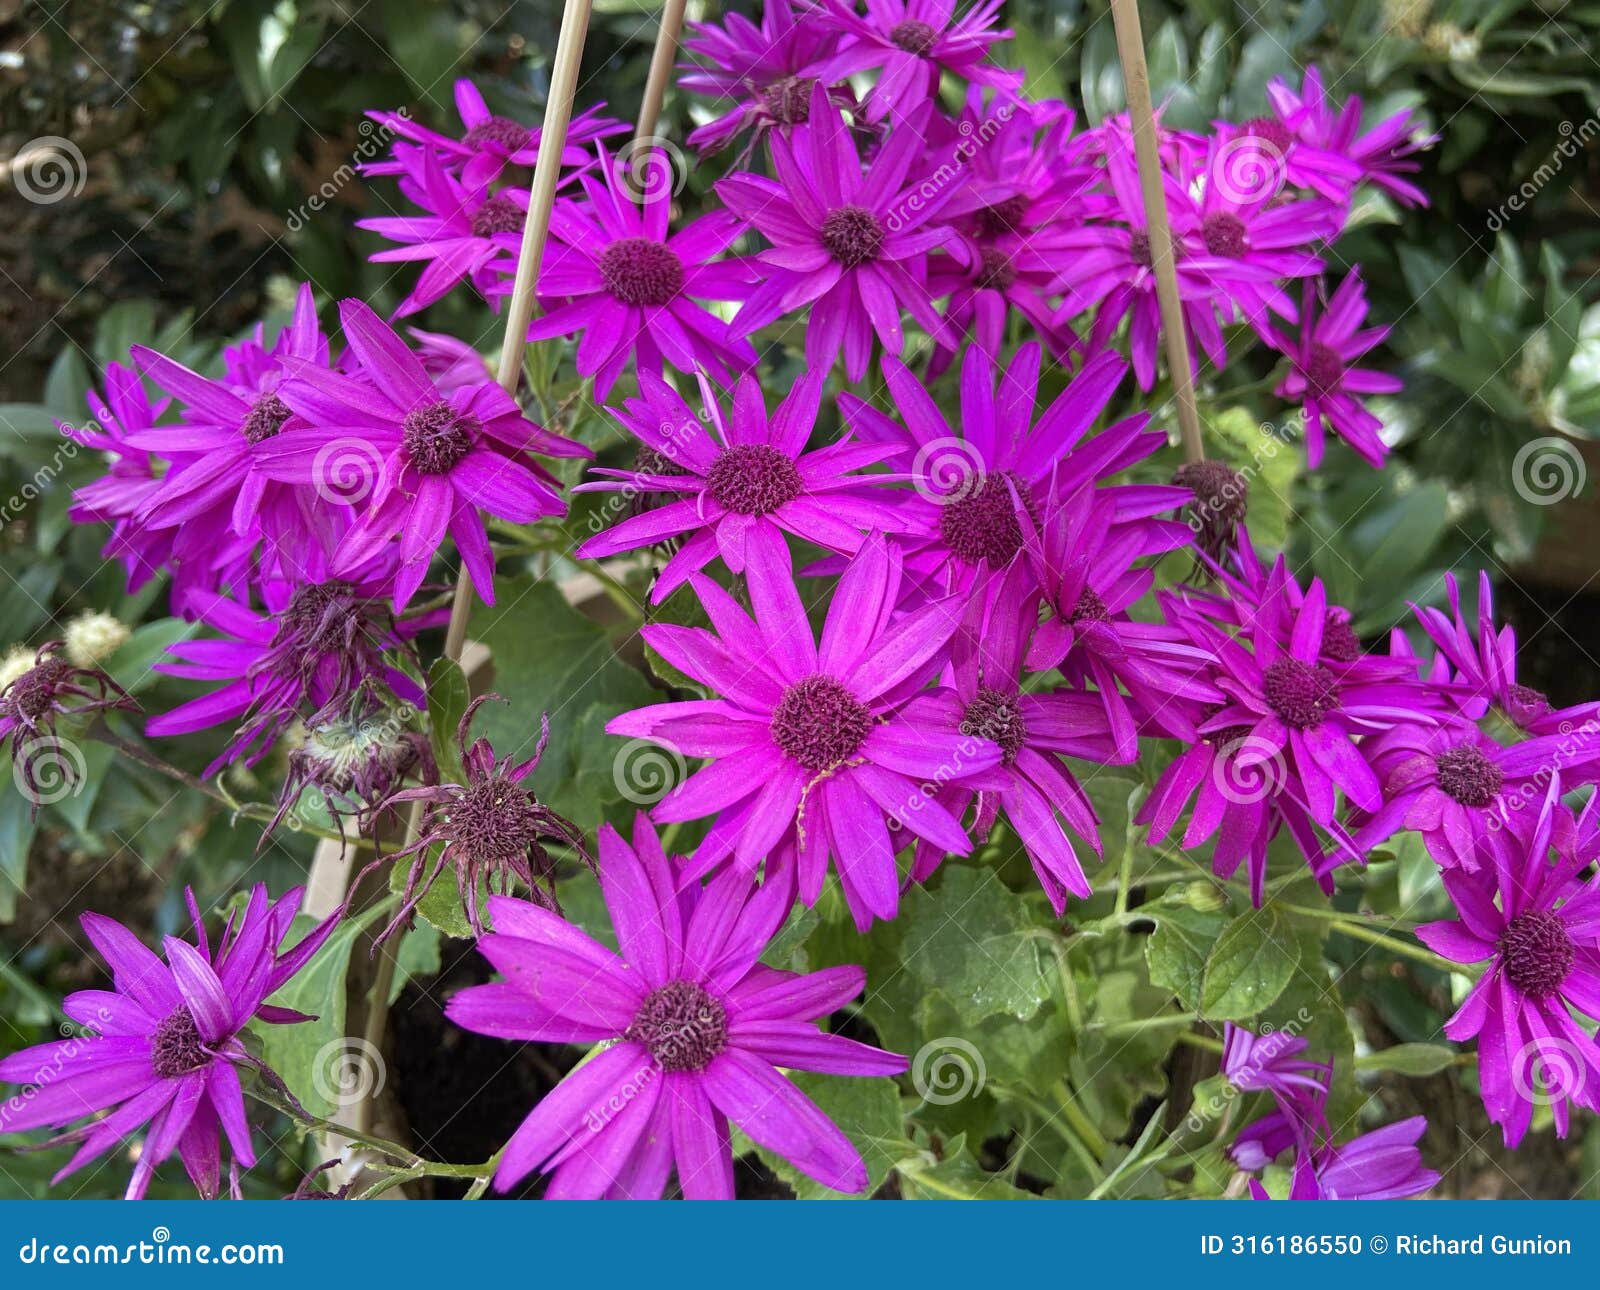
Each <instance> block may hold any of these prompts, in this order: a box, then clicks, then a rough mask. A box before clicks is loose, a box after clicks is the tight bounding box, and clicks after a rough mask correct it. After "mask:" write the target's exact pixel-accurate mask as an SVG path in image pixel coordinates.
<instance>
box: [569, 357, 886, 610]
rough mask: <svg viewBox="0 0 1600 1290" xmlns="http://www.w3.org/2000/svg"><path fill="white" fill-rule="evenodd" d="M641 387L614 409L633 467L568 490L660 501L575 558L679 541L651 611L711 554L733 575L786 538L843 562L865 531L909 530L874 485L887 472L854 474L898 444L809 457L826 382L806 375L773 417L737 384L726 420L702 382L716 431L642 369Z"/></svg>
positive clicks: (778, 551) (754, 388) (832, 447)
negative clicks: (634, 446)
mask: <svg viewBox="0 0 1600 1290" xmlns="http://www.w3.org/2000/svg"><path fill="white" fill-rule="evenodd" d="M639 384H640V389H641V390H642V392H643V394H644V398H642V399H630V400H628V402H627V403H626V404H625V406H624V408H623V410H622V411H620V412H617V413H616V414H615V415H616V417H617V420H619V421H620V422H622V424H623V425H624V426H626V427H627V428H628V429H629V430H630V431H631V432H632V433H633V434H634V436H635V437H636V438H637V439H638V440H639V443H640V445H641V447H640V457H639V460H638V462H637V463H636V465H635V467H634V469H632V470H604V469H597V470H595V471H593V472H592V473H593V474H595V475H600V476H602V477H603V478H601V479H598V480H591V481H590V482H589V483H586V484H580V485H578V486H577V488H575V489H574V490H573V491H575V492H585V491H602V492H615V491H624V492H643V493H645V494H648V495H650V496H651V500H653V501H654V500H656V499H657V498H658V497H659V498H660V499H662V500H661V504H660V505H658V506H654V507H652V508H651V509H649V510H647V511H645V512H644V513H643V514H640V515H635V516H633V517H631V518H629V519H625V520H623V521H622V522H621V523H620V524H617V525H615V526H614V527H612V528H610V529H608V530H606V531H605V532H603V533H601V534H599V535H597V536H596V537H592V538H590V539H589V540H588V541H587V542H585V543H584V544H583V545H582V546H581V547H579V548H578V555H579V556H580V557H582V558H584V559H598V558H601V557H604V556H609V555H616V554H618V553H620V552H623V551H634V550H638V549H639V548H640V547H645V546H650V545H653V544H655V543H657V542H663V541H669V540H671V541H682V545H681V546H679V547H678V549H677V551H676V552H675V553H674V554H673V556H672V558H671V559H670V560H668V561H667V563H666V566H665V567H664V568H663V569H662V570H661V573H660V576H659V577H657V579H656V584H655V588H654V590H653V591H652V592H651V595H650V600H651V603H652V604H660V603H661V602H662V601H663V600H665V599H666V598H667V596H669V595H670V594H671V593H672V592H673V591H675V590H676V589H677V588H678V587H679V586H681V585H682V584H683V582H684V581H685V580H686V579H687V578H688V577H689V576H690V575H691V574H694V573H698V572H699V571H700V570H701V569H703V568H704V567H705V566H706V565H707V564H708V563H709V562H710V561H711V560H712V559H713V558H714V557H716V556H718V555H720V556H721V557H722V559H723V561H724V562H725V563H726V564H727V566H728V568H730V569H731V570H733V572H735V573H742V572H743V571H744V568H745V566H746V564H747V563H748V562H749V561H750V560H767V561H783V560H785V559H786V558H787V557H786V554H785V552H786V548H785V546H784V539H783V534H784V533H792V534H794V536H796V537H798V538H803V539H805V540H806V541H810V542H815V543H816V544H817V545H818V546H821V547H824V548H826V549H828V550H831V551H837V552H839V553H840V554H841V555H847V556H848V555H854V554H855V553H856V551H858V550H859V549H860V547H861V543H862V541H863V538H864V535H865V534H866V533H868V532H870V531H872V530H878V531H880V532H895V531H897V530H899V529H901V528H903V527H904V526H905V522H906V521H905V513H904V511H903V509H902V508H901V505H900V502H899V494H898V493H886V492H884V491H883V489H882V488H881V484H882V483H883V481H884V479H885V478H893V476H887V477H886V476H884V475H868V476H861V475H857V474H856V473H855V472H856V471H858V470H860V469H862V468H863V467H865V466H871V465H875V464H877V463H879V462H881V461H883V460H884V459H885V458H888V457H892V456H895V455H896V454H897V452H898V450H897V449H896V448H895V447H894V446H892V445H886V444H876V443H852V442H851V441H850V440H849V438H848V437H846V438H844V439H841V440H839V441H837V442H835V443H832V444H829V445H828V446H827V447H825V448H820V449H818V450H817V451H815V452H807V451H806V444H807V442H808V441H809V439H810V437H811V431H812V428H813V427H814V426H815V424H816V419H817V409H818V404H819V402H820V399H821V390H822V378H820V377H817V376H809V377H804V378H802V379H801V380H800V381H799V382H797V383H796V385H795V386H794V388H793V389H792V390H791V391H790V392H789V393H788V395H786V396H785V398H784V400H783V402H782V403H780V404H779V405H778V407H777V409H776V410H775V411H774V412H773V414H772V415H771V417H770V418H769V417H768V415H767V410H766V405H765V404H764V402H763V401H762V395H761V385H760V383H759V382H758V381H757V380H756V379H755V378H754V377H753V376H746V377H744V378H743V379H741V380H740V382H739V384H738V386H737V387H736V388H735V391H734V396H733V402H732V405H731V407H730V408H729V410H728V412H727V413H724V412H723V411H722V409H721V408H720V407H719V406H718V403H717V398H716V394H715V393H714V392H713V391H712V389H711V386H710V383H709V382H708V381H707V380H706V379H705V378H704V377H703V376H702V377H701V378H700V395H701V401H702V406H703V407H704V409H705V413H706V415H707V416H709V418H710V420H711V426H712V429H713V430H714V432H715V433H714V434H712V433H708V431H707V429H706V426H705V425H704V424H703V421H702V418H701V417H700V416H699V415H697V414H696V412H695V411H694V410H693V409H691V408H690V406H689V405H688V404H687V403H686V402H685V401H684V400H683V397H682V396H681V395H680V394H678V393H677V391H675V390H673V389H672V388H671V387H670V386H669V385H667V384H666V382H664V381H662V380H661V379H660V378H658V377H654V376H650V375H648V374H647V375H644V376H642V377H641V378H640V382H639ZM666 499H671V500H666ZM686 535H687V536H686Z"/></svg>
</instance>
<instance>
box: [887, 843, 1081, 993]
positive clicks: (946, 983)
mask: <svg viewBox="0 0 1600 1290" xmlns="http://www.w3.org/2000/svg"><path fill="white" fill-rule="evenodd" d="M943 873H944V880H943V881H942V882H941V883H940V884H939V886H938V888H937V890H928V889H926V888H918V889H917V890H915V891H913V892H911V894H910V895H909V896H907V897H906V900H905V902H904V904H903V906H902V909H901V915H900V920H899V921H900V922H901V923H903V924H904V927H905V942H904V950H903V953H904V956H905V957H904V962H905V966H906V970H907V971H909V972H910V973H911V975H912V976H914V977H916V978H917V979H918V980H920V981H921V982H923V984H924V985H926V986H927V987H928V988H929V989H934V990H938V991H940V992H941V993H942V994H943V995H944V996H945V997H946V998H947V999H949V1001H950V1003H951V1005H952V1006H953V1007H954V1008H955V1010H956V1013H957V1014H958V1015H959V1016H960V1017H961V1018H962V1020H963V1021H965V1022H967V1023H968V1024H972V1025H976V1024H977V1023H978V1022H980V1021H982V1020H983V1019H984V1018H985V1017H992V1016H994V1015H995V1014H996V1013H1008V1014H1009V1015H1011V1016H1013V1017H1016V1018H1017V1019H1019V1020H1023V1021H1025V1020H1027V1019H1028V1018H1029V1017H1031V1016H1033V1014H1034V1013H1036V1012H1037V1011H1038V1010H1039V1006H1040V1005H1041V1004H1042V1003H1044V1002H1045V1000H1047V999H1048V998H1050V995H1051V990H1052V983H1053V976H1052V974H1053V973H1054V971H1055V964H1054V961H1053V959H1049V956H1048V954H1047V951H1046V949H1045V947H1044V946H1043V945H1042V944H1041V940H1040V929H1038V928H1036V927H1035V926H1034V925H1033V922H1032V920H1031V918H1030V917H1029V914H1028V907H1027V904H1026V902H1025V901H1024V900H1023V899H1022V897H1020V896H1018V895H1017V894H1016V893H1015V892H1013V891H1012V890H1011V889H1010V888H1008V887H1007V886H1006V885H1005V884H1004V883H1003V882H1001V881H1000V879H999V878H997V877H996V876H995V875H994V873H993V872H992V871H990V870H988V869H978V868H974V867H972V866H970V865H955V864H948V863H947V864H946V865H945V867H944V871H943ZM1047 960H1048V961H1047Z"/></svg>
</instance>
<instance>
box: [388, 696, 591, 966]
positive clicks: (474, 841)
mask: <svg viewBox="0 0 1600 1290" xmlns="http://www.w3.org/2000/svg"><path fill="white" fill-rule="evenodd" d="M498 698H500V696H499V695H497V694H486V695H481V696H480V697H478V698H476V699H474V700H473V701H472V702H471V703H470V704H468V705H467V710H466V712H464V713H463V714H462V716H461V722H460V724H459V725H458V726H457V727H456V744H457V747H458V748H459V749H460V752H461V765H462V771H463V779H462V780H461V782H459V783H443V784H433V785H425V786H423V787H420V788H405V789H401V790H400V791H399V792H398V793H393V794H391V795H390V796H389V797H388V798H387V799H386V800H385V801H384V802H383V808H384V809H387V808H389V807H392V806H397V805H399V804H400V803H402V802H421V803H422V804H423V812H422V824H421V829H420V831H419V833H418V835H417V838H416V840H415V841H414V842H412V843H411V844H410V845H409V846H406V847H403V848H402V849H401V850H399V851H396V852H394V853H393V854H392V855H387V856H380V857H379V858H378V859H377V860H376V861H374V862H373V865H378V864H388V863H389V862H390V861H394V862H399V861H401V860H406V859H409V860H410V861H411V867H410V871H409V872H408V873H407V875H406V885H405V891H404V893H403V894H402V896H401V899H400V910H399V912H398V913H397V914H396V915H395V916H394V919H393V921H392V922H391V923H390V924H389V926H388V927H387V928H386V929H385V930H384V932H383V935H382V936H381V937H380V938H379V939H380V940H383V939H386V938H388V937H389V936H392V935H393V934H394V933H395V932H397V931H399V930H400V928H402V927H403V926H404V925H405V924H406V922H407V920H408V919H410V917H411V915H412V914H413V912H414V911H415V910H416V907H417V905H418V903H419V902H420V901H421V900H422V898H423V897H424V896H426V895H427V894H428V891H429V889H430V888H431V887H432V886H433V884H434V883H435V882H436V881H437V880H438V879H439V878H440V876H441V875H442V874H443V873H444V871H445V869H446V868H449V867H451V866H453V867H454V868H455V873H456V886H457V887H458V888H459V889H460V892H461V904H462V908H463V909H464V910H465V911H466V915H467V921H468V922H469V923H471V924H472V928H473V930H474V931H475V932H477V933H478V934H479V935H480V936H481V935H482V934H483V931H484V927H483V912H482V907H481V903H480V899H479V885H480V884H482V885H483V887H484V888H485V889H486V890H487V891H489V892H490V893H494V892H496V891H498V892H499V893H500V894H501V895H507V896H508V895H510V894H511V892H512V891H513V890H514V889H515V888H516V887H517V886H518V885H519V884H520V885H521V887H522V888H523V889H524V890H525V891H526V892H527V893H528V895H529V896H530V897H531V898H532V899H533V900H534V901H535V902H537V903H538V904H539V905H541V906H543V907H545V908H547V909H552V910H556V911H559V910H560V904H559V902H558V901H557V900H556V887H555V869H556V858H555V857H554V856H552V855H551V854H550V852H549V850H548V848H547V845H546V844H548V843H554V844H555V845H557V846H566V847H570V848H572V850H573V851H575V852H576V853H577V854H578V856H579V857H580V858H581V859H582V860H583V861H584V862H585V863H586V864H589V865H590V866H591V867H593V862H592V861H591V860H590V858H589V852H588V849H587V848H586V847H585V845H584V840H583V833H582V832H581V831H580V830H579V829H578V827H577V825H575V824H573V823H572V822H571V821H570V820H567V819H565V818H564V817H562V816H560V815H557V814H556V812H555V811H553V810H552V809H551V808H550V807H548V806H546V805H545V804H544V803H543V802H541V801H539V799H538V798H537V797H535V796H534V795H533V793H532V792H531V791H530V790H529V789H526V788H523V787H521V785H522V781H523V780H525V779H527V778H528V776H529V775H531V774H533V772H534V771H535V770H537V769H538V766H539V759H540V758H541V757H542V756H543V755H544V749H545V745H546V743H548V742H549V739H550V718H549V717H548V716H546V717H543V718H541V719H540V723H539V744H538V746H537V747H536V748H535V749H534V752H533V756H532V757H529V758H528V759H527V760H526V761H522V762H507V761H497V760H496V758H495V754H494V749H493V748H492V747H490V745H489V741H488V740H487V739H476V740H474V741H473V742H472V743H471V744H469V743H468V742H467V735H468V731H469V730H470V728H471V726H472V718H473V717H474V715H476V713H477V711H478V709H479V707H481V706H482V705H483V704H484V703H486V702H487V701H488V700H489V699H498ZM435 847H438V848H440V850H439V852H438V855H437V856H434V855H432V854H430V853H431V852H432V851H433V849H434V848H435ZM370 867H373V866H369V868H370Z"/></svg>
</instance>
